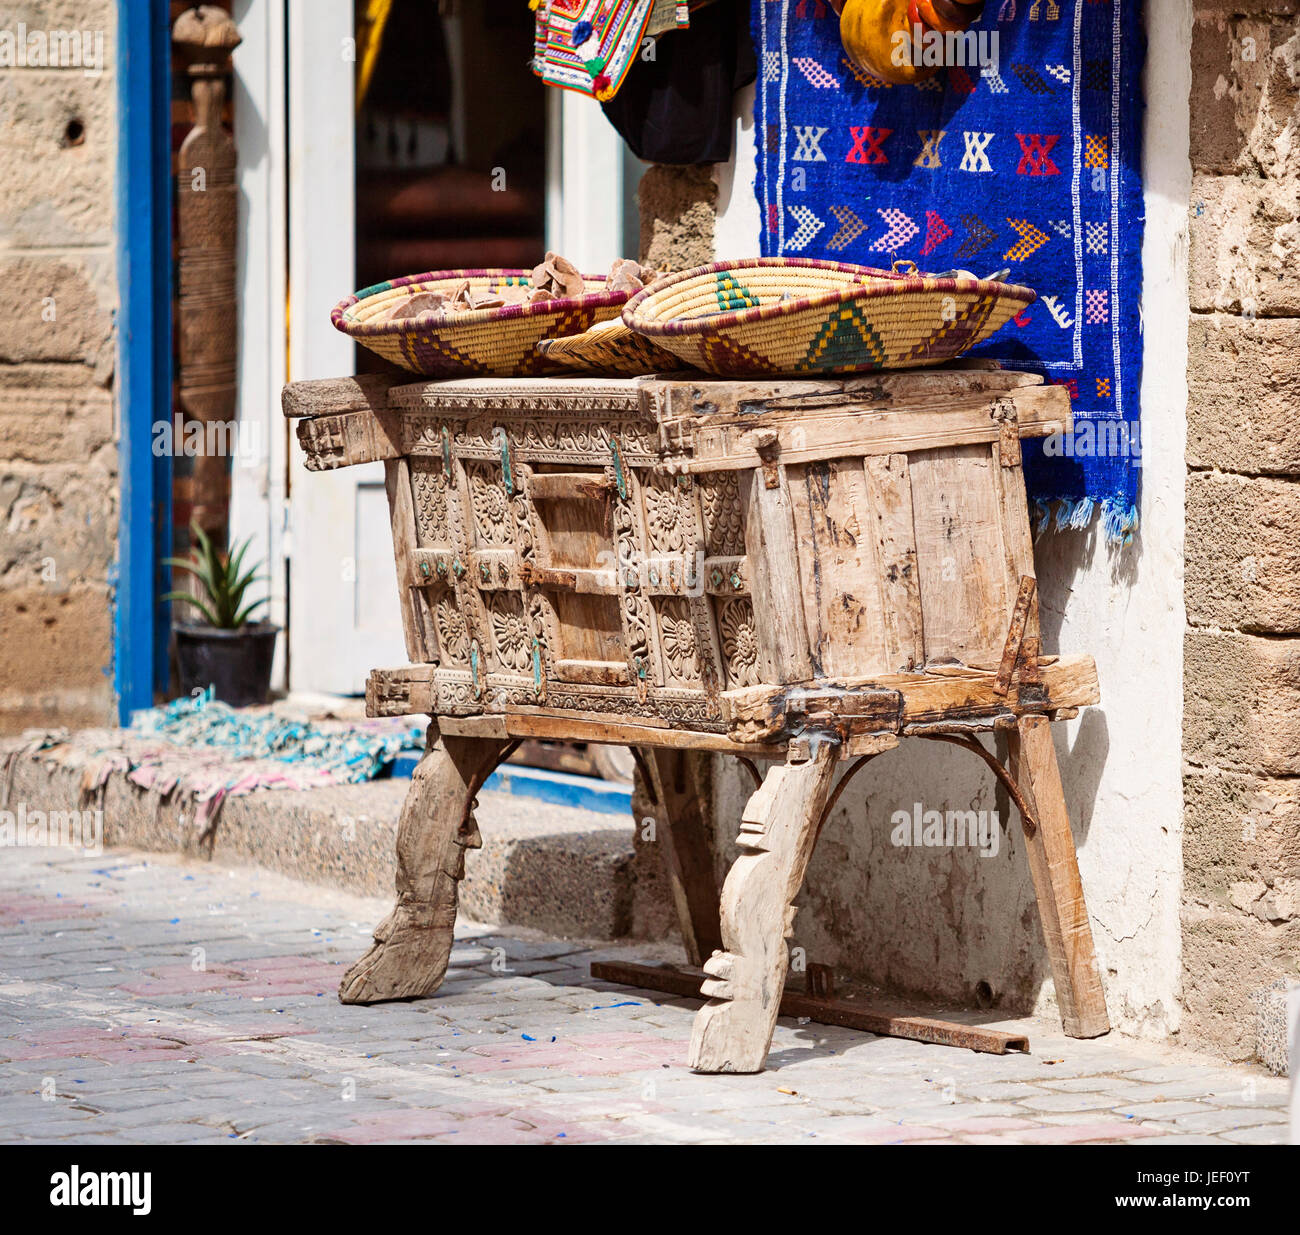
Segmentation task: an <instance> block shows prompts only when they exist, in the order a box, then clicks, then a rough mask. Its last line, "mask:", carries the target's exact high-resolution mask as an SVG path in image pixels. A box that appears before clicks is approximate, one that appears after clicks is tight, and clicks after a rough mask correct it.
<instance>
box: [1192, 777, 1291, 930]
mask: <svg viewBox="0 0 1300 1235" xmlns="http://www.w3.org/2000/svg"><path fill="white" fill-rule="evenodd" d="M1183 802H1184V812H1183V890H1184V894H1185V895H1186V896H1189V897H1192V898H1195V899H1197V900H1201V901H1204V902H1206V903H1208V904H1220V905H1225V904H1227V903H1228V898H1229V895H1230V892H1229V889H1230V888H1231V886H1232V885H1233V884H1234V883H1238V882H1240V881H1258V882H1263V883H1266V884H1271V883H1274V882H1276V881H1278V880H1282V881H1287V880H1290V881H1295V880H1296V879H1297V878H1300V781H1296V780H1294V779H1291V778H1286V777H1279V778H1270V777H1263V776H1251V775H1249V774H1246V773H1241V772H1225V771H1221V770H1219V769H1217V768H1190V767H1189V768H1188V769H1187V771H1186V772H1185V774H1184V776H1183Z"/></svg>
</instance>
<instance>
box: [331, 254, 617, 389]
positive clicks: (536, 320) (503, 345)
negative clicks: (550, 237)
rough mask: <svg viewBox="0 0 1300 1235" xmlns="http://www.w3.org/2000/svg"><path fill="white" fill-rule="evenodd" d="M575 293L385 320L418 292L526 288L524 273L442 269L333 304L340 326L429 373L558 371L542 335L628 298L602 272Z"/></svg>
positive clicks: (572, 328)
mask: <svg viewBox="0 0 1300 1235" xmlns="http://www.w3.org/2000/svg"><path fill="white" fill-rule="evenodd" d="M583 278H584V285H585V289H586V290H585V291H584V293H583V295H582V296H581V297H580V298H579V297H558V298H556V299H555V300H552V301H547V302H542V303H539V304H536V305H506V306H502V307H500V308H496V309H479V310H475V311H473V312H469V313H448V314H445V315H442V316H438V317H435V316H428V317H424V318H423V319H421V318H420V317H415V318H410V319H408V320H405V321H402V320H399V321H396V322H393V321H389V320H388V314H389V313H390V312H391V310H392V308H393V307H394V306H395V305H397V304H399V303H401V301H402V299H403V298H404V297H406V296H409V295H411V294H413V293H416V292H421V291H435V290H436V291H443V292H444V293H450V292H451V290H452V289H453V288H455V287H456V286H457V285H458V284H460V283H461V282H464V281H468V282H469V284H470V287H471V288H472V289H473V290H474V291H475V292H479V293H482V292H487V291H493V290H496V289H499V288H503V287H518V286H524V285H526V284H527V283H528V281H529V274H528V272H526V271H508V270H444V271H433V272H430V273H429V274H427V275H410V276H408V277H406V278H402V279H391V280H389V281H387V282H385V283H378V284H376V285H375V286H374V287H368V288H365V289H364V290H363V291H361V292H358V293H357V294H356V295H354V296H349V297H348V298H347V299H345V300H343V301H342V302H340V303H339V304H338V305H336V306H335V308H334V311H333V313H332V314H331V315H330V316H331V320H332V321H333V322H334V325H335V327H336V328H337V329H339V330H341V331H342V332H343V333H345V334H347V335H349V336H351V337H352V338H353V339H355V340H356V341H357V342H358V343H361V344H362V345H363V346H365V347H368V348H369V349H370V350H371V351H373V352H376V353H378V354H379V355H380V356H383V357H384V359H386V360H389V361H392V362H393V363H394V364H397V365H401V366H402V367H403V368H406V369H409V370H411V371H412V372H414V373H419V374H421V375H423V376H426V377H436V378H449V377H469V376H498V377H509V376H515V377H522V376H531V375H536V374H544V373H555V372H560V371H561V370H562V366H560V365H557V364H555V363H553V362H551V361H548V360H546V359H545V358H544V357H543V356H541V355H539V354H538V352H537V344H538V343H539V342H540V341H541V340H542V339H544V338H547V337H551V338H560V337H563V336H564V335H566V334H569V333H580V332H582V331H584V330H586V329H587V328H588V327H590V326H592V325H593V324H595V323H596V322H602V321H607V320H609V319H611V318H616V317H617V316H618V314H619V312H620V310H621V308H622V306H623V304H624V303H625V302H626V301H627V299H628V294H627V293H626V292H610V291H608V290H607V289H606V288H605V279H604V278H603V277H602V276H592V275H584V276H583Z"/></svg>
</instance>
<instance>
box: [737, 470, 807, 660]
mask: <svg viewBox="0 0 1300 1235" xmlns="http://www.w3.org/2000/svg"><path fill="white" fill-rule="evenodd" d="M774 466H775V467H776V472H777V484H776V486H775V487H774V488H769V486H768V484H767V483H766V480H765V478H764V475H763V472H762V471H749V472H744V473H743V474H742V475H741V480H740V491H741V502H742V504H743V506H744V507H745V508H746V519H745V555H746V557H747V559H748V562H749V568H750V579H751V586H752V587H753V593H754V628H755V632H756V634H757V637H758V658H759V673H760V676H761V677H762V678H763V680H764V681H768V682H805V681H807V680H808V679H809V678H810V677H811V676H812V671H813V666H812V659H811V657H810V656H809V652H808V628H807V625H806V623H805V621H804V609H803V597H802V596H801V595H800V591H799V572H798V570H797V568H796V565H795V564H796V563H797V562H798V560H799V559H798V552H799V549H798V542H797V540H796V537H795V527H794V518H793V511H792V507H791V502H790V490H789V487H788V483H787V478H786V476H785V469H784V467H781V466H780V465H779V464H777V465H774Z"/></svg>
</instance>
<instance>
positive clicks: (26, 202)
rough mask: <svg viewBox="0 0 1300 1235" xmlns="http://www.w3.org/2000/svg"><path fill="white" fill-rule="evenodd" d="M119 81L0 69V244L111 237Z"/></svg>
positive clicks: (46, 244)
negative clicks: (115, 101)
mask: <svg viewBox="0 0 1300 1235" xmlns="http://www.w3.org/2000/svg"><path fill="white" fill-rule="evenodd" d="M114 90H115V84H114V79H113V77H112V76H110V75H109V74H106V73H105V74H101V75H99V76H96V77H88V76H86V75H85V74H84V73H83V72H81V71H78V70H75V69H73V70H65V71H61V72H22V71H15V72H8V73H0V133H4V134H5V138H4V140H3V142H0V243H3V244H5V245H6V246H7V247H9V248H15V249H17V248H58V247H60V246H65V245H78V246H80V245H104V246H111V245H112V243H113V213H114V210H113V178H114V163H115V160H116V157H117V140H118V133H117V126H116V123H115V119H114V115H115V104H114Z"/></svg>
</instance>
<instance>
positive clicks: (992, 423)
mask: <svg viewBox="0 0 1300 1235" xmlns="http://www.w3.org/2000/svg"><path fill="white" fill-rule="evenodd" d="M1012 407H1014V411H1015V413H1016V418H1013V419H1011V420H1009V419H1008V412H1009V411H1010V410H1011V409H1012ZM1017 419H1018V427H1019V433H1020V436H1021V437H1042V436H1045V435H1047V434H1049V433H1059V432H1063V431H1064V430H1065V429H1067V428H1068V427H1069V424H1070V409H1069V394H1068V393H1067V392H1066V391H1065V389H1064V388H1063V387H1059V386H1045V387H1032V388H1030V389H1028V390H1025V391H1021V392H1017V393H1016V395H1015V399H1014V404H1011V403H1010V402H1009V400H1008V398H1007V397H1006V396H1000V397H998V398H993V399H989V398H981V399H979V400H975V401H963V400H960V399H954V400H951V401H948V402H945V403H943V404H941V405H938V406H934V407H907V408H889V409H887V410H875V409H870V408H856V409H842V410H841V409H836V410H835V411H834V412H833V413H827V414H822V415H817V416H809V415H803V416H800V417H798V418H795V417H793V416H788V415H787V416H779V415H777V414H774V413H761V412H760V413H756V414H754V415H751V416H749V417H747V418H746V419H744V420H742V421H738V422H736V423H735V424H730V425H728V424H715V423H713V422H711V421H701V422H699V423H698V424H695V425H694V427H693V431H692V433H691V441H692V444H693V456H692V457H691V458H690V459H689V460H687V461H686V462H685V463H684V464H683V465H682V466H683V468H684V470H686V471H689V472H696V473H700V472H712V471H719V470H730V469H734V468H738V467H753V466H757V464H758V462H759V451H758V448H757V444H756V443H755V440H754V439H755V436H756V435H758V434H762V433H775V434H776V435H777V438H778V441H779V444H780V452H781V458H782V460H783V461H784V462H785V464H786V465H787V466H793V465H794V464H797V463H808V462H812V461H815V460H819V459H831V458H850V457H857V456H863V455H879V454H901V453H908V454H911V453H913V452H916V451H921V450H935V449H938V448H940V447H944V446H958V445H964V444H969V443H977V442H990V443H991V442H999V441H1000V440H1001V439H1002V437H1003V434H1004V429H1005V428H1006V426H1007V425H1008V424H1010V425H1011V426H1012V427H1013V428H1014V427H1015V425H1016V421H1017Z"/></svg>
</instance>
